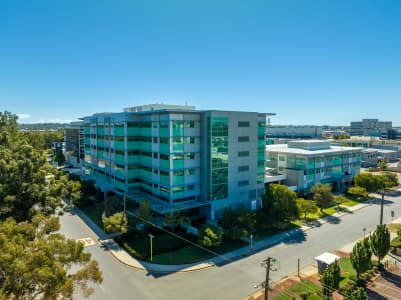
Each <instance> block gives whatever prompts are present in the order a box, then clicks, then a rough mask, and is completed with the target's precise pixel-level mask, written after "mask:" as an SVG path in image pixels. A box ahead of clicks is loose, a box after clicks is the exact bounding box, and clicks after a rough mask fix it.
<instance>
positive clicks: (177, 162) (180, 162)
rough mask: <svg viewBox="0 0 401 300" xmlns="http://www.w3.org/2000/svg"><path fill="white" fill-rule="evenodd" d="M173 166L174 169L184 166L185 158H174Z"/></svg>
mask: <svg viewBox="0 0 401 300" xmlns="http://www.w3.org/2000/svg"><path fill="white" fill-rule="evenodd" d="M173 168H174V169H181V168H184V160H183V159H176V160H173Z"/></svg>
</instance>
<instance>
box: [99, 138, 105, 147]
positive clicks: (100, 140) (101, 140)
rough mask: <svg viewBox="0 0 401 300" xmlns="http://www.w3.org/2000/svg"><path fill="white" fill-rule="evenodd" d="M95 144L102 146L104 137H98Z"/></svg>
mask: <svg viewBox="0 0 401 300" xmlns="http://www.w3.org/2000/svg"><path fill="white" fill-rule="evenodd" d="M97 145H98V147H104V139H98V140H97Z"/></svg>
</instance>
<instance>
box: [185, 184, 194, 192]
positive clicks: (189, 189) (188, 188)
mask: <svg viewBox="0 0 401 300" xmlns="http://www.w3.org/2000/svg"><path fill="white" fill-rule="evenodd" d="M187 190H188V191H194V190H195V185H194V184H190V185H188V186H187Z"/></svg>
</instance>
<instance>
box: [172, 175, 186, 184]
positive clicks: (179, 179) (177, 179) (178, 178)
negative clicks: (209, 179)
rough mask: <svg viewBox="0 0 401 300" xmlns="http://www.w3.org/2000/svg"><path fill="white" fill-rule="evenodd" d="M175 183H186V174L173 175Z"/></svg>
mask: <svg viewBox="0 0 401 300" xmlns="http://www.w3.org/2000/svg"><path fill="white" fill-rule="evenodd" d="M173 184H174V185H182V184H184V176H174V177H173Z"/></svg>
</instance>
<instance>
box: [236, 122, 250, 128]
mask: <svg viewBox="0 0 401 300" xmlns="http://www.w3.org/2000/svg"><path fill="white" fill-rule="evenodd" d="M238 127H249V122H248V121H238Z"/></svg>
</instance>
